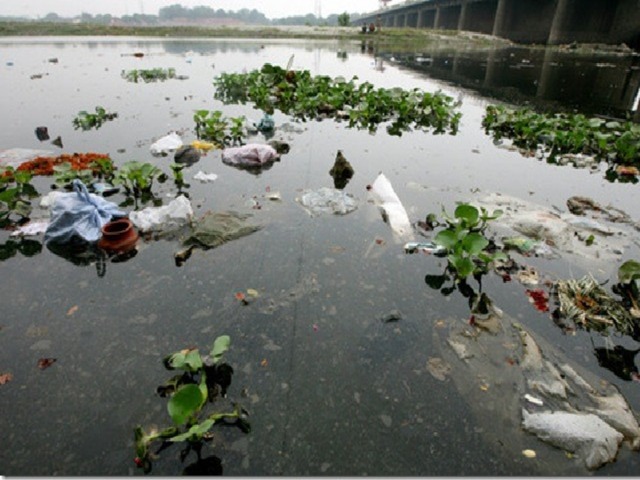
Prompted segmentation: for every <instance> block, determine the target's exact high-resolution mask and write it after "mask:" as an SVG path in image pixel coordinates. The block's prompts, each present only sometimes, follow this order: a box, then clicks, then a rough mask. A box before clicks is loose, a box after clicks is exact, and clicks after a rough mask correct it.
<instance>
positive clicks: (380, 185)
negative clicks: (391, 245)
mask: <svg viewBox="0 0 640 480" xmlns="http://www.w3.org/2000/svg"><path fill="white" fill-rule="evenodd" d="M370 192H371V193H372V194H373V198H374V200H375V202H376V204H377V205H378V207H380V209H381V210H382V211H383V215H384V216H385V217H386V219H387V221H388V223H389V225H390V226H391V229H392V230H393V231H394V232H395V233H396V234H398V235H399V236H401V237H410V236H413V230H412V228H411V222H410V221H409V216H408V215H407V211H406V210H405V209H404V206H403V205H402V202H401V201H400V199H399V198H398V195H397V194H396V192H395V190H394V189H393V187H392V186H391V182H390V181H389V179H388V178H387V177H386V176H385V175H384V173H382V172H381V173H380V174H379V175H378V177H377V178H376V179H375V181H374V182H373V183H372V184H371V189H370Z"/></svg>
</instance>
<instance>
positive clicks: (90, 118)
mask: <svg viewBox="0 0 640 480" xmlns="http://www.w3.org/2000/svg"><path fill="white" fill-rule="evenodd" d="M95 112H96V113H89V112H87V111H86V110H82V111H80V112H78V115H77V116H76V118H74V119H73V127H74V128H75V129H76V130H77V129H82V130H91V129H92V128H95V129H96V130H97V129H98V128H100V127H101V126H102V124H103V123H105V122H107V121H109V120H113V119H114V118H117V117H118V114H117V113H115V112H113V113H108V112H107V111H106V110H105V109H104V108H103V107H101V106H97V107H96V108H95Z"/></svg>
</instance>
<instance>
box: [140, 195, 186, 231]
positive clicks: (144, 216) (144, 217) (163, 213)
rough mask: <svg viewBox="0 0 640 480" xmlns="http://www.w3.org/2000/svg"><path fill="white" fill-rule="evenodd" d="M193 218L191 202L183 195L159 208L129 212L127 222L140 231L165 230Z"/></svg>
mask: <svg viewBox="0 0 640 480" xmlns="http://www.w3.org/2000/svg"><path fill="white" fill-rule="evenodd" d="M192 216H193V208H192V207H191V202H190V201H189V199H188V198H187V197H185V196H184V195H180V196H179V197H177V198H175V199H174V200H172V201H171V202H170V203H169V204H168V205H163V206H161V207H147V208H145V209H143V210H139V211H135V212H131V213H130V214H129V220H131V221H132V222H133V224H134V225H135V226H136V227H137V228H138V229H139V230H140V231H141V232H148V231H152V230H167V229H171V228H175V227H180V226H182V225H184V224H186V223H188V222H189V221H191V218H192Z"/></svg>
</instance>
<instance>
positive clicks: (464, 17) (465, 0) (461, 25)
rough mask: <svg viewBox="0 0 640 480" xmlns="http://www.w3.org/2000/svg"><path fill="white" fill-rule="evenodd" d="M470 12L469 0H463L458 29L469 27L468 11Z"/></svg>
mask: <svg viewBox="0 0 640 480" xmlns="http://www.w3.org/2000/svg"><path fill="white" fill-rule="evenodd" d="M468 12H469V0H463V1H462V6H461V7H460V16H459V17H458V28H457V30H458V31H460V30H466V29H467V13H468Z"/></svg>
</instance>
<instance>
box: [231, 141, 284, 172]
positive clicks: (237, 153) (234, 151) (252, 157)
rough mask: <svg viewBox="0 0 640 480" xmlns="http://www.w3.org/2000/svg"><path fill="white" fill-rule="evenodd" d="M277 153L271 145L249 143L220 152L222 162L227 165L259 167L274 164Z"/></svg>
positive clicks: (277, 156)
mask: <svg viewBox="0 0 640 480" xmlns="http://www.w3.org/2000/svg"><path fill="white" fill-rule="evenodd" d="M278 158H279V155H278V152H276V150H275V148H273V147H272V146H271V145H266V144H262V143H250V144H247V145H242V146H241V147H229V148H225V149H224V150H223V151H222V161H223V162H224V163H226V164H227V165H235V166H242V167H261V166H264V165H268V164H270V163H273V162H275V161H276V160H277V159H278Z"/></svg>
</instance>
